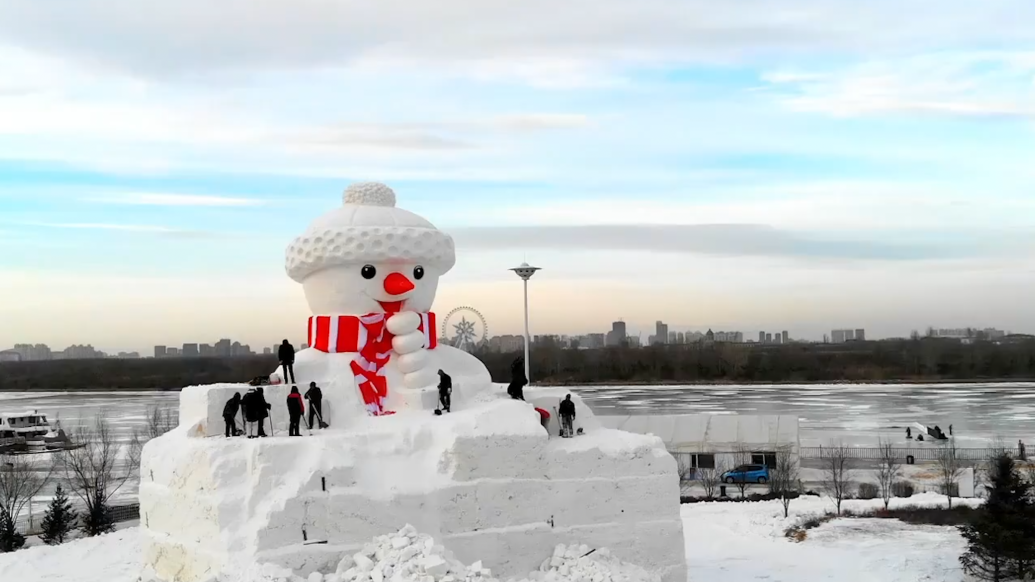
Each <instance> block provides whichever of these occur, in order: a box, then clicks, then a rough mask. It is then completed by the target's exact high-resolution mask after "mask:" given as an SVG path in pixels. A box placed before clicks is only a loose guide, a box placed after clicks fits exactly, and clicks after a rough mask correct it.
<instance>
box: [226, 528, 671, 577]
mask: <svg viewBox="0 0 1035 582" xmlns="http://www.w3.org/2000/svg"><path fill="white" fill-rule="evenodd" d="M660 580H661V578H660V576H658V575H656V574H651V573H648V572H647V571H646V570H644V569H643V568H640V567H639V566H634V565H632V564H627V563H625V562H622V561H621V560H618V559H617V558H615V557H614V556H612V555H611V553H610V552H609V551H608V550H607V549H606V548H602V549H599V550H592V549H591V548H589V547H588V546H585V545H581V546H580V545H571V546H564V545H563V544H562V545H558V546H557V547H556V548H555V549H554V552H553V555H552V556H551V557H549V558H547V559H546V561H544V562H543V564H542V565H541V566H540V567H539V570H538V571H535V572H532V573H531V574H530V575H529V576H528V577H527V578H525V579H524V580H521V581H519V582H660ZM219 582H499V581H498V580H497V579H496V578H493V577H492V572H491V571H490V570H489V569H488V568H485V567H483V566H482V563H481V562H475V563H474V564H471V565H470V566H467V565H464V564H463V563H462V562H460V561H459V560H457V559H456V558H455V557H454V556H453V554H452V553H451V552H450V551H448V550H446V549H445V548H444V547H442V546H441V545H439V544H436V543H435V540H434V539H432V538H431V536H428V535H424V534H420V533H418V532H417V530H416V529H415V528H414V527H413V526H411V525H407V526H406V527H404V528H402V529H401V530H399V531H398V532H397V533H394V534H390V535H383V536H378V537H376V538H374V540H373V541H372V542H371V543H369V544H367V545H366V546H364V547H363V549H362V550H361V551H359V552H357V553H355V554H353V555H352V556H346V557H345V558H344V559H343V560H342V561H341V562H340V563H339V564H338V568H337V569H336V570H335V572H334V573H331V574H321V573H319V572H314V573H312V574H310V575H309V577H308V578H303V577H301V576H298V575H296V574H293V573H292V572H291V571H290V570H287V569H284V568H282V567H280V566H276V565H273V564H253V565H251V566H250V567H246V568H240V569H237V570H236V571H235V572H234V573H233V574H231V575H230V576H224V577H221V578H220V580H219Z"/></svg>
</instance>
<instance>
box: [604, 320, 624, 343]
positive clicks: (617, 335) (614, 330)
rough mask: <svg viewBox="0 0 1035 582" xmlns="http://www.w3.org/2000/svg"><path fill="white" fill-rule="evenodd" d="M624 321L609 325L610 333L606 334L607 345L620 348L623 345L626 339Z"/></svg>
mask: <svg viewBox="0 0 1035 582" xmlns="http://www.w3.org/2000/svg"><path fill="white" fill-rule="evenodd" d="M627 335H628V334H627V333H626V330H625V322H624V321H616V322H614V323H612V324H611V331H609V332H607V340H606V342H607V345H608V346H620V345H622V344H623V343H625V339H626V337H627Z"/></svg>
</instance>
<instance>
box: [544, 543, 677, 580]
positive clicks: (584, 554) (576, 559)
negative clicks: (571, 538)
mask: <svg viewBox="0 0 1035 582" xmlns="http://www.w3.org/2000/svg"><path fill="white" fill-rule="evenodd" d="M529 579H530V580H531V581H532V582H660V580H661V577H660V576H658V575H657V574H651V573H649V572H647V571H646V570H644V569H643V568H640V567H639V566H635V565H633V564H628V563H625V562H622V561H621V560H619V559H618V558H616V557H614V556H612V555H611V552H610V551H609V550H608V549H607V548H601V549H599V550H591V549H590V548H589V546H586V545H581V546H574V545H572V546H567V547H565V546H564V545H563V544H561V545H558V546H557V547H556V548H554V550H553V557H551V558H547V559H546V561H545V562H543V565H542V566H539V571H538V572H532V574H531V576H529Z"/></svg>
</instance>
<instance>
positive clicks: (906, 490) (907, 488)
mask: <svg viewBox="0 0 1035 582" xmlns="http://www.w3.org/2000/svg"><path fill="white" fill-rule="evenodd" d="M915 491H916V489H915V488H914V487H913V484H912V483H910V482H909V481H898V482H896V483H895V484H894V485H892V486H891V493H892V495H894V496H895V497H912V496H913V493H914V492H915Z"/></svg>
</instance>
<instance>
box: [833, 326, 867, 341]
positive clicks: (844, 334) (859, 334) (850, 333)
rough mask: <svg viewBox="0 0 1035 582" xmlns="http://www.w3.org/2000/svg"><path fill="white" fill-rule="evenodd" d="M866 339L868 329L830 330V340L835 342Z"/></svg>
mask: <svg viewBox="0 0 1035 582" xmlns="http://www.w3.org/2000/svg"><path fill="white" fill-rule="evenodd" d="M865 340H866V330H863V329H835V330H833V331H831V332H830V341H831V342H832V343H835V344H843V343H845V342H851V341H865Z"/></svg>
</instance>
